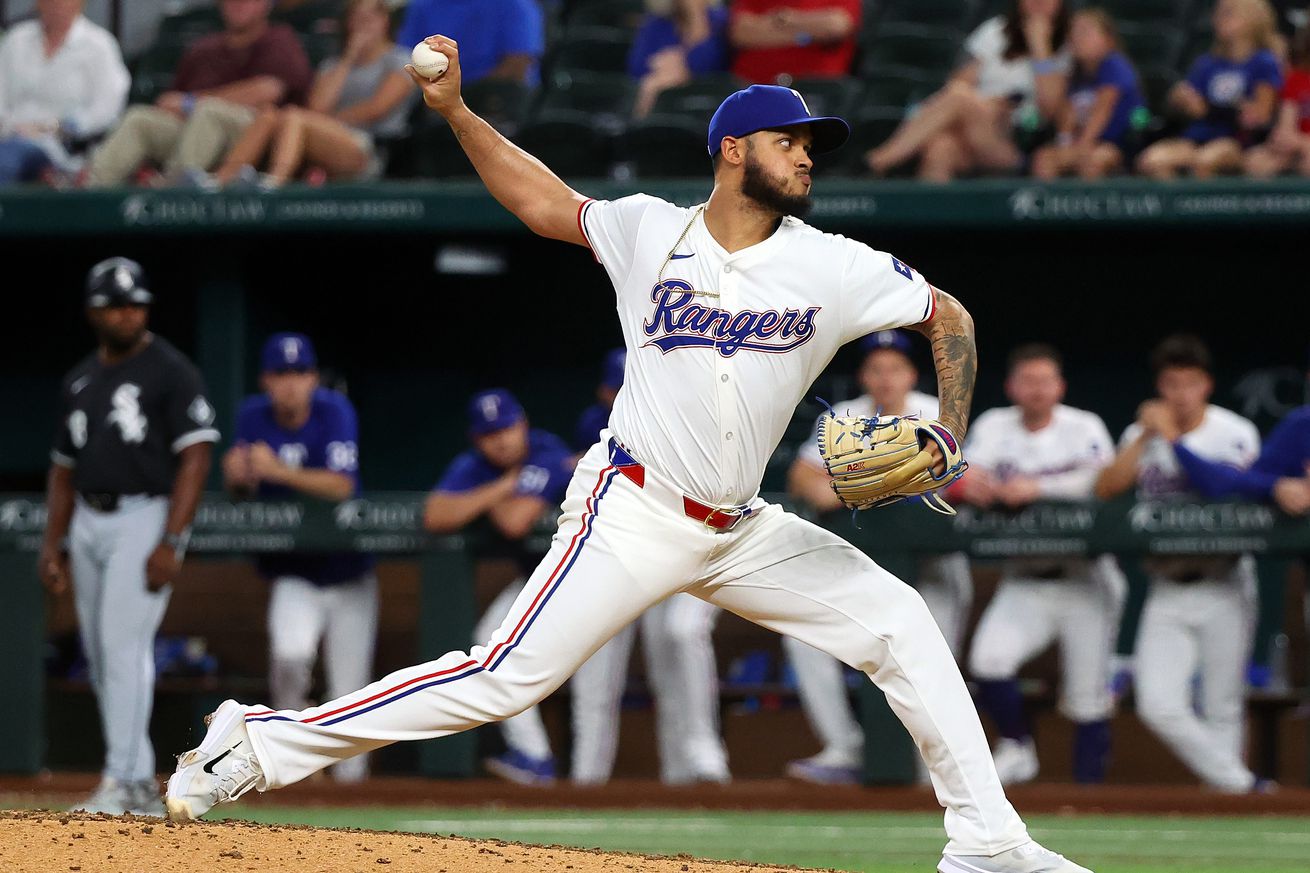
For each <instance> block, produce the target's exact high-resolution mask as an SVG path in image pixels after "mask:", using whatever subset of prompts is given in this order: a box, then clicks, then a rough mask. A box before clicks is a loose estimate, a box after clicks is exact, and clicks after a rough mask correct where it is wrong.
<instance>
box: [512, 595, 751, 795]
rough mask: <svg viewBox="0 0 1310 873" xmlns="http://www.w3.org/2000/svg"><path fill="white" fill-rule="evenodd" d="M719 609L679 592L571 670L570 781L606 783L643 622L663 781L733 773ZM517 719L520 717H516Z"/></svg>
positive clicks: (720, 777)
mask: <svg viewBox="0 0 1310 873" xmlns="http://www.w3.org/2000/svg"><path fill="white" fill-rule="evenodd" d="M718 614H719V610H718V608H717V607H715V606H714V605H712V604H710V603H707V602H705V601H704V600H700V599H699V598H696V597H693V596H691V595H690V594H675V595H674V596H672V597H670V598H668V599H666V600H663V601H660V602H659V603H657V604H655V605H654V606H652V607H651V608H650V609H648V610H646V612H644V613H643V614H642V616H641V619H640V621H639V622H637V623H634V624H630V625H628V626H627V627H625V628H624V629H623V630H621V631H619V632H618V633H617V634H616V635H615V636H614V638H613V639H611V640H610V641H609V642H608V643H606V644H605V645H604V646H602V647H601V648H600V650H599V651H598V652H596V654H594V655H592V656H591V657H590V658H589V659H587V661H586V663H584V664H583V665H582V666H581V667H579V668H578V670H577V672H576V673H574V674H573V678H572V679H571V680H570V682H569V685H570V688H571V691H572V695H573V761H572V779H573V781H574V782H575V783H577V784H579V785H602V784H604V783H605V782H607V781H609V778H610V775H611V774H612V773H613V770H614V758H615V755H616V753H617V752H618V739H619V709H620V704H621V703H622V698H623V689H624V687H625V685H626V684H627V678H628V660H629V658H630V656H631V654H632V643H633V637H634V635H635V634H636V631H637V626H638V624H639V625H640V627H641V639H642V646H643V649H644V653H645V657H646V674H647V677H648V680H649V683H650V687H651V691H652V692H653V694H654V697H655V736H656V742H657V743H658V746H659V759H660V779H661V781H663V782H665V783H668V784H670V785H680V784H685V783H688V782H693V781H696V780H698V779H709V780H713V781H722V780H726V779H728V778H729V773H728V752H727V749H726V748H725V747H724V745H723V739H722V736H721V735H720V732H719V679H718V672H717V669H716V667H715V659H714V644H713V642H712V640H711V638H710V635H711V633H712V632H713V630H714V623H715V620H716V619H717V618H718ZM516 717H517V716H516Z"/></svg>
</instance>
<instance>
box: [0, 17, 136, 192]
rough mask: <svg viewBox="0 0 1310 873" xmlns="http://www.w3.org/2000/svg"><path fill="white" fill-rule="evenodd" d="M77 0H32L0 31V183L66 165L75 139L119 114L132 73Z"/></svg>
mask: <svg viewBox="0 0 1310 873" xmlns="http://www.w3.org/2000/svg"><path fill="white" fill-rule="evenodd" d="M82 7H83V3H82V0H37V4H36V11H37V17H36V18H35V19H34V20H32V21H22V22H19V23H18V24H15V25H14V26H13V28H12V29H11V30H10V31H9V32H8V33H6V34H5V35H4V37H3V38H2V39H0V185H6V184H10V183H13V182H31V181H34V180H36V179H39V178H40V177H41V176H42V174H43V173H45V172H46V171H48V170H50V169H54V170H58V171H62V172H72V171H74V170H76V169H77V164H78V160H77V158H75V157H74V154H75V153H76V152H77V151H78V145H79V144H80V143H84V142H86V141H88V140H90V139H93V138H96V137H99V136H100V135H102V134H103V133H104V132H105V131H106V130H108V129H109V128H110V126H112V125H113V124H114V123H115V122H116V121H118V117H119V116H120V115H122V114H123V107H124V106H125V105H126V104H127V91H128V88H129V87H130V86H131V79H130V77H129V76H128V73H127V67H126V66H124V64H123V55H122V52H120V51H119V48H118V41H117V40H115V39H114V37H113V35H112V34H110V33H109V31H107V30H105V29H104V28H103V27H100V26H99V25H97V24H93V23H92V22H90V21H88V20H87V18H86V17H85V16H84V15H83V14H82Z"/></svg>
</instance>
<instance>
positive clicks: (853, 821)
mask: <svg viewBox="0 0 1310 873" xmlns="http://www.w3.org/2000/svg"><path fill="white" fill-rule="evenodd" d="M229 817H230V818H241V819H247V820H250V821H257V822H265V823H269V824H307V825H316V826H320V827H356V828H367V829H371V830H388V831H412V832H417V833H438V834H459V835H462V836H467V837H491V838H497V839H503V840H513V841H515V842H523V843H543V844H552V845H571V846H583V847H595V848H603V849H613V850H616V851H628V852H647V853H652V854H665V855H676V854H678V853H681V852H686V853H689V854H692V855H696V856H699V857H703V858H719V859H725V860H727V859H736V860H748V861H759V862H767V863H775V864H796V865H800V866H805V867H832V868H836V869H838V870H846V871H863V873H907V871H920V873H927V871H931V870H934V869H935V866H934V864H935V861H936V859H937V857H938V854H939V853H940V851H941V848H942V844H943V842H944V835H943V832H942V819H941V816H939V815H925V814H918V813H855V812H835V813H813V812H806V813H788V812H712V811H705V812H687V811H658V810H645V811H632V810H629V811H622V812H599V811H591V810H586V811H578V810H505V809H467V808H460V809H447V808H441V807H403V808H396V807H365V808H358V809H325V808H290V807H271V806H265V805H262V804H261V805H260V806H258V807H253V806H252V807H236V808H235V809H234V810H233V812H232V814H231V815H230V816H229ZM1028 825H1029V829H1030V830H1031V832H1032V834H1033V836H1034V837H1035V838H1037V839H1038V840H1039V841H1041V842H1042V843H1043V844H1045V845H1046V846H1048V847H1050V848H1052V849H1055V850H1056V851H1058V852H1061V853H1063V854H1065V855H1068V856H1069V857H1071V858H1073V859H1075V860H1077V861H1078V862H1079V863H1081V864H1084V865H1086V866H1088V867H1090V868H1091V869H1093V870H1095V871H1096V873H1177V871H1196V873H1220V871H1222V873H1306V871H1307V870H1310V820H1307V819H1304V818H1280V817H1245V818H1237V817H1229V818H1202V817H1184V816H1161V817H1154V818H1153V817H1137V816H1111V815H1105V816H1090V815H1078V816H1032V817H1030V818H1029V819H1028Z"/></svg>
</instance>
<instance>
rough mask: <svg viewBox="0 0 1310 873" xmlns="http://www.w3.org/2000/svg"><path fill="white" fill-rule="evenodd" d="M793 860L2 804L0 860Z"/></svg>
mask: <svg viewBox="0 0 1310 873" xmlns="http://www.w3.org/2000/svg"><path fill="white" fill-rule="evenodd" d="M510 865H514V866H510ZM794 869H795V868H789V867H777V866H760V865H757V864H746V863H734V862H726V861H702V860H697V859H695V858H690V857H683V856H679V857H676V858H668V857H657V856H647V855H632V854H622V853H617V852H601V851H597V850H587V849H572V848H561V847H559V846H525V845H522V844H520V843H507V842H502V841H500V840H469V839H464V838H463V837H441V836H433V835H431V834H399V833H383V832H379V831H360V830H333V829H328V828H308V827H294V826H274V825H257V824H250V823H247V822H222V821H220V822H198V823H196V824H190V825H183V826H174V825H172V824H171V823H168V822H164V821H162V820H160V819H157V818H144V817H139V816H130V815H124V816H117V817H114V816H108V815H89V814H86V813H60V812H44V811H37V812H3V813H0V870H3V871H5V873H51V871H82V873H120V871H121V873H166V871H174V870H196V871H202V873H210V871H213V873H223V871H230V873H236V871H246V870H258V871H269V870H273V871H277V870H297V871H301V870H303V871H313V873H382V871H386V873H488V871H497V873H502V871H503V873H513V871H515V870H518V871H521V873H529V871H531V873H564V871H571V873H595V871H606V873H617V871H624V870H634V871H652V873H750V871H753V873H783V871H785V870H794Z"/></svg>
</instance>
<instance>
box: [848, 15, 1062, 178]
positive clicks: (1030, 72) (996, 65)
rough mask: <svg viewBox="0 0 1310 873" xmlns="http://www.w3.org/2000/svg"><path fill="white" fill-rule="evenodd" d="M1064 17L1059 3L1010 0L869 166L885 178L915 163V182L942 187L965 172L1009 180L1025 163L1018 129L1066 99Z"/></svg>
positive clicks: (1031, 125) (1045, 119) (1030, 126)
mask: <svg viewBox="0 0 1310 873" xmlns="http://www.w3.org/2000/svg"><path fill="white" fill-rule="evenodd" d="M1068 31H1069V10H1068V9H1067V8H1066V7H1065V4H1064V2H1063V0H1013V2H1012V4H1011V7H1010V11H1009V12H1008V13H1006V14H1005V15H998V16H996V17H995V18H991V19H988V20H987V21H985V22H983V23H982V24H981V25H979V26H978V28H977V29H976V30H974V32H973V33H972V34H970V36H969V38H968V39H966V40H965V43H964V51H965V54H966V56H967V60H966V61H965V63H964V65H963V66H961V67H960V69H959V70H958V71H957V72H956V73H955V75H954V76H952V77H951V80H950V81H949V82H947V83H946V85H945V87H943V88H942V89H941V90H940V91H938V92H937V93H936V94H934V95H933V96H931V97H929V98H928V99H927V100H926V101H924V103H923V105H921V106H919V107H917V108H915V109H914V111H913V112H912V113H911V114H910V115H909V117H908V118H906V120H905V122H904V123H903V124H901V126H900V127H899V128H898V129H897V130H896V132H895V133H894V134H892V136H891V138H890V139H888V140H887V142H885V143H883V144H882V145H880V146H878V147H877V148H875V149H872V150H870V151H869V153H868V155H867V156H866V162H867V164H868V166H869V169H870V170H872V171H873V172H874V174H875V175H879V176H883V175H886V174H887V173H889V172H891V170H892V169H893V168H895V167H898V166H900V165H901V164H903V163H905V162H906V161H908V160H910V159H912V158H916V157H917V158H918V159H919V167H918V175H919V178H921V179H925V180H929V181H934V182H945V181H949V180H951V179H954V178H955V177H956V176H959V175H962V174H964V173H970V172H986V173H1014V172H1018V171H1019V170H1020V169H1021V168H1022V166H1023V161H1024V155H1023V151H1022V150H1021V149H1020V147H1019V145H1018V143H1017V142H1016V136H1015V133H1016V128H1017V129H1020V130H1026V131H1033V130H1035V129H1037V128H1039V127H1041V126H1043V125H1046V124H1049V123H1050V121H1051V120H1053V119H1054V118H1055V116H1056V113H1057V112H1058V111H1059V108H1060V106H1061V100H1062V98H1063V97H1064V93H1065V86H1066V82H1067V78H1068V71H1069V59H1068V55H1067V54H1066V53H1065V49H1064V45H1065V39H1066V37H1067V35H1068Z"/></svg>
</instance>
